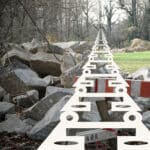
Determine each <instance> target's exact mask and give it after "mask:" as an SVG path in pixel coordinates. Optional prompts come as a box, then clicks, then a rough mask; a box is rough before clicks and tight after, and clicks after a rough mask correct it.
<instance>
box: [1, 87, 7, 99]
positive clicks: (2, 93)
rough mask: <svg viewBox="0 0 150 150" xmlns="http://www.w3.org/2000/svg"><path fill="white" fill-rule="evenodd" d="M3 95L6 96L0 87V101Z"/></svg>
mask: <svg viewBox="0 0 150 150" xmlns="http://www.w3.org/2000/svg"><path fill="white" fill-rule="evenodd" d="M5 94H6V91H5V90H4V89H3V88H2V87H0V100H1V101H2V99H3V97H4V96H5Z"/></svg>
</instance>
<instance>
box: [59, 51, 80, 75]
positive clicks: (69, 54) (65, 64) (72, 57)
mask: <svg viewBox="0 0 150 150" xmlns="http://www.w3.org/2000/svg"><path fill="white" fill-rule="evenodd" d="M81 61H82V55H81V54H78V53H74V52H73V51H72V50H70V51H67V50H66V51H65V53H64V55H63V57H62V63H61V72H62V73H64V72H65V71H67V70H69V69H70V68H72V67H74V66H76V65H77V64H78V63H80V62H81Z"/></svg>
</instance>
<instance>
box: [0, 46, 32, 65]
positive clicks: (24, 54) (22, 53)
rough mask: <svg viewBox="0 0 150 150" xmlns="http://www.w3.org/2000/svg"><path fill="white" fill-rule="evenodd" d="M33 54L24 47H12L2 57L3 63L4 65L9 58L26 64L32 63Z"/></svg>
mask: <svg viewBox="0 0 150 150" xmlns="http://www.w3.org/2000/svg"><path fill="white" fill-rule="evenodd" d="M31 56H32V54H31V53H30V52H28V51H26V50H23V49H19V50H18V49H12V50H11V51H9V52H8V53H7V54H5V55H4V56H3V58H2V63H3V65H5V64H6V63H7V62H8V61H9V60H8V59H11V60H14V59H16V60H19V61H21V62H23V63H25V64H29V63H30V58H31Z"/></svg>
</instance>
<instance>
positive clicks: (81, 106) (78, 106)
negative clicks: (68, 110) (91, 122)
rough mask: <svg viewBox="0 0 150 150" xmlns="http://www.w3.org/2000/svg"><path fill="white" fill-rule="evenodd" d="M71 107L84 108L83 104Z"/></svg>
mask: <svg viewBox="0 0 150 150" xmlns="http://www.w3.org/2000/svg"><path fill="white" fill-rule="evenodd" d="M72 107H73V108H85V107H86V106H85V105H73V106H72Z"/></svg>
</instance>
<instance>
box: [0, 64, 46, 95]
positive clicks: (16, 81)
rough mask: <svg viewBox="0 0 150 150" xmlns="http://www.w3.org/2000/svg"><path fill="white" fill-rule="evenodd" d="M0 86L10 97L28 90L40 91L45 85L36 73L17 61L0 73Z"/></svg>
mask: <svg viewBox="0 0 150 150" xmlns="http://www.w3.org/2000/svg"><path fill="white" fill-rule="evenodd" d="M0 85H1V86H2V87H3V88H4V89H5V90H6V91H7V92H8V93H10V94H11V95H12V96H16V95H20V93H25V92H26V91H29V90H30V89H38V90H41V89H43V88H46V86H47V83H46V82H45V81H44V80H43V79H41V78H40V77H39V76H38V75H37V73H36V72H34V71H33V70H31V69H30V68H29V67H28V66H26V65H24V64H22V63H21V62H19V61H13V62H12V64H11V65H9V66H8V67H6V68H4V70H1V71H0Z"/></svg>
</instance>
